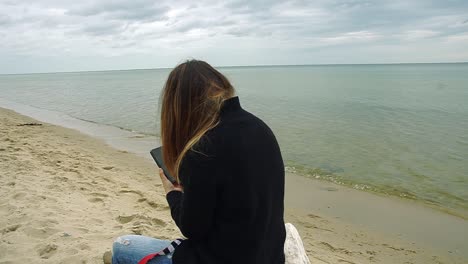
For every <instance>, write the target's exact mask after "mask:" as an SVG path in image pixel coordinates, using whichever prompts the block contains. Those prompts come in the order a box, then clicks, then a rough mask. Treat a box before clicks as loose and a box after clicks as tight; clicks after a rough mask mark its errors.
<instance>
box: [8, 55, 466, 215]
mask: <svg viewBox="0 0 468 264" xmlns="http://www.w3.org/2000/svg"><path fill="white" fill-rule="evenodd" d="M218 69H219V70H220V71H221V72H222V73H224V74H226V75H227V77H228V78H229V79H230V80H231V81H232V83H233V85H234V86H235V88H236V91H237V94H238V95H239V97H240V101H241V104H242V106H243V107H244V108H245V109H246V110H248V111H250V112H252V113H254V114H255V115H257V116H258V117H260V118H261V119H263V120H264V121H265V122H266V123H267V124H268V125H269V126H270V127H271V128H272V130H273V131H274V133H275V135H276V137H277V139H278V141H279V143H280V147H281V150H282V153H283V158H284V160H285V162H286V166H287V167H286V170H288V171H292V172H296V173H298V174H300V175H303V176H306V177H312V178H319V179H322V180H328V181H332V182H335V183H338V184H344V185H348V186H351V187H353V188H357V189H363V190H367V191H373V192H379V193H385V194H391V195H396V196H401V197H406V198H410V199H415V200H420V201H424V202H426V203H430V204H432V205H435V206H439V207H441V208H445V209H447V210H448V211H450V212H455V213H459V214H461V215H465V216H466V215H467V214H466V212H468V64H466V63H458V64H396V65H395V64H393V65H320V66H258V67H220V68H218ZM169 71H170V69H151V70H128V71H102V72H74V73H48V74H21V75H0V98H1V99H3V100H8V101H11V102H16V103H20V104H24V105H28V106H34V107H37V108H42V109H47V110H53V111H57V112H60V113H64V114H66V115H69V116H71V117H75V118H78V119H82V120H87V121H91V122H95V123H99V124H107V125H111V126H115V127H119V128H123V129H126V130H130V131H136V132H139V133H143V134H147V135H156V136H157V135H158V134H159V129H160V128H159V115H158V110H159V100H160V98H159V96H160V94H161V90H162V87H163V85H164V82H165V80H166V78H167V75H168V74H169ZM0 107H1V105H0Z"/></svg>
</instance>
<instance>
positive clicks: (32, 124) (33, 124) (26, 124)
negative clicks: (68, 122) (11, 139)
mask: <svg viewBox="0 0 468 264" xmlns="http://www.w3.org/2000/svg"><path fill="white" fill-rule="evenodd" d="M17 126H42V124H39V123H24V124H18V125H17Z"/></svg>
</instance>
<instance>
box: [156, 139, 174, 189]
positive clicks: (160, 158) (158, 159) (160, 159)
mask: <svg viewBox="0 0 468 264" xmlns="http://www.w3.org/2000/svg"><path fill="white" fill-rule="evenodd" d="M150 153H151V156H152V157H153V159H154V161H156V164H157V165H158V167H159V168H161V169H162V170H163V171H164V174H165V175H166V178H167V179H168V180H169V181H170V182H171V183H172V184H174V185H176V184H177V180H176V179H175V178H174V177H173V176H172V175H171V174H170V173H169V171H168V170H167V168H166V165H164V159H163V155H162V147H159V148H155V149H153V150H151V151H150Z"/></svg>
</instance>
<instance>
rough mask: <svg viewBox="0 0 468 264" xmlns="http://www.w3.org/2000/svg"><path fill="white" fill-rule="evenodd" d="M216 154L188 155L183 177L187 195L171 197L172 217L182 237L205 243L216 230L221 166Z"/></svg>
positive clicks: (198, 153) (182, 168)
mask: <svg viewBox="0 0 468 264" xmlns="http://www.w3.org/2000/svg"><path fill="white" fill-rule="evenodd" d="M218 162H219V161H217V158H216V156H215V154H214V153H213V151H204V150H202V151H193V150H190V151H189V152H187V154H186V155H185V157H184V159H183V161H182V164H181V167H180V170H179V176H180V179H181V182H182V185H183V187H184V192H183V193H182V192H180V191H172V192H169V193H168V194H167V201H168V203H169V206H170V208H171V215H172V218H173V219H174V221H175V222H176V224H177V226H178V227H179V229H180V231H181V232H182V234H183V235H184V236H185V237H187V238H189V239H192V240H202V239H203V238H205V237H206V236H207V235H208V234H209V232H210V228H211V227H212V223H213V216H214V211H215V207H216V188H217V184H216V180H217V177H216V176H217V173H218V167H219V166H220V164H218Z"/></svg>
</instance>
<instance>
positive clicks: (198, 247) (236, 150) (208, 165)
mask: <svg viewBox="0 0 468 264" xmlns="http://www.w3.org/2000/svg"><path fill="white" fill-rule="evenodd" d="M179 171H180V172H179V175H180V180H181V183H182V185H183V186H184V193H182V192H179V191H172V192H169V193H168V194H167V201H168V203H169V206H170V207H171V214H172V218H173V219H174V221H175V222H176V224H177V226H178V227H179V228H180V230H181V232H182V234H183V235H184V236H186V237H187V240H185V241H184V242H183V243H182V244H181V245H180V246H179V247H177V248H176V250H175V252H174V255H173V263H174V264H214V263H216V264H229V263H233V264H234V263H235V264H239V263H242V264H263V263H265V264H276V263H284V240H285V236H286V232H285V228H284V220H283V212H284V204H283V201H284V165H283V160H282V157H281V153H280V149H279V146H278V143H277V141H276V139H275V136H274V135H273V133H272V131H271V130H270V128H269V127H268V126H267V125H266V124H265V123H263V122H262V121H261V120H260V119H259V118H257V117H255V116H254V115H252V114H251V113H249V112H247V111H245V110H243V109H242V108H241V106H240V103H239V98H238V97H234V98H231V99H228V100H226V101H225V102H224V105H223V107H222V109H221V114H220V123H219V124H218V125H217V126H216V127H215V128H213V129H212V130H210V131H209V132H208V133H207V134H205V135H204V136H203V137H202V139H201V140H200V141H199V143H197V144H196V145H195V146H194V147H193V148H192V150H191V151H189V152H188V153H187V154H186V156H185V157H184V159H183V161H182V164H181V167H180V170H179Z"/></svg>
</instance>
